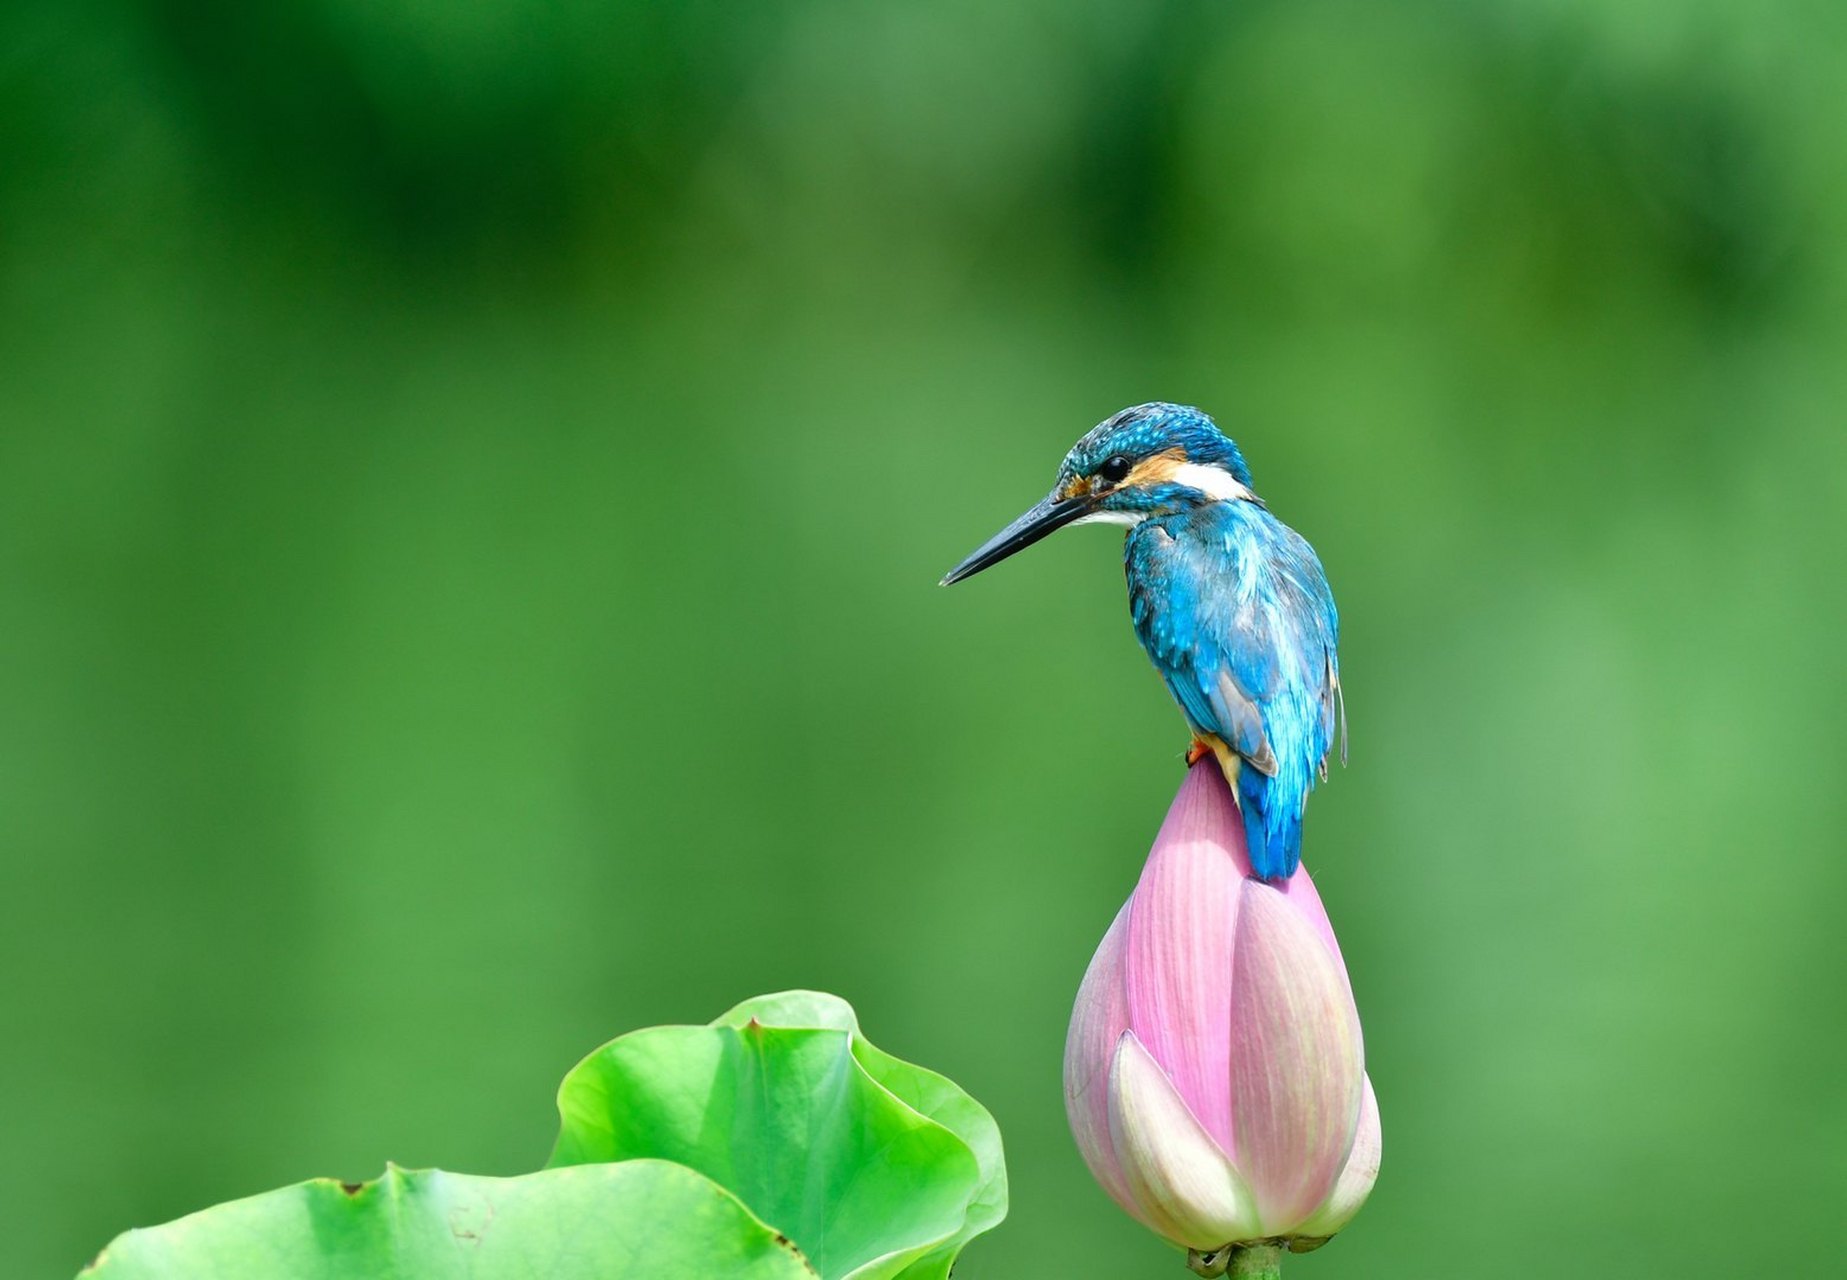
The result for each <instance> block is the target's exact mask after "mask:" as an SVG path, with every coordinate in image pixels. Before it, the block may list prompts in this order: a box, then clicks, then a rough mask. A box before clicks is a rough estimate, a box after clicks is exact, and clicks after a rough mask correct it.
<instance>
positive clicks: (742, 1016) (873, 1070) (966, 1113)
mask: <svg viewBox="0 0 1847 1280" xmlns="http://www.w3.org/2000/svg"><path fill="white" fill-rule="evenodd" d="M752 1019H755V1020H756V1021H758V1022H760V1023H763V1024H765V1025H767V1026H773V1027H828V1028H832V1029H834V1030H838V1031H846V1032H850V1033H851V1034H852V1036H853V1056H854V1057H855V1058H856V1059H858V1061H859V1064H860V1066H862V1067H864V1068H865V1069H866V1071H867V1073H868V1074H870V1075H871V1076H872V1078H873V1079H874V1080H876V1081H878V1083H879V1084H880V1085H882V1086H883V1087H884V1088H886V1089H887V1090H889V1091H890V1092H891V1093H892V1094H893V1095H894V1096H896V1097H897V1098H898V1099H899V1100H900V1101H901V1102H903V1103H905V1104H906V1105H907V1106H909V1107H910V1108H911V1109H912V1110H913V1111H916V1112H918V1113H919V1114H920V1115H924V1116H927V1117H929V1118H930V1119H931V1120H934V1121H936V1122H937V1123H938V1124H940V1125H942V1126H943V1127H944V1128H946V1129H948V1130H949V1131H950V1132H952V1133H954V1134H955V1135H956V1136H957V1137H959V1138H961V1139H962V1141H963V1142H965V1143H967V1144H968V1148H969V1150H970V1151H971V1152H972V1153H973V1154H974V1157H975V1163H976V1164H977V1165H978V1166H979V1167H980V1170H981V1183H980V1186H979V1187H978V1188H977V1189H976V1190H975V1192H974V1194H973V1195H972V1196H971V1197H970V1199H969V1205H968V1213H967V1217H966V1219H965V1221H964V1222H963V1226H962V1230H961V1231H960V1232H958V1233H957V1234H956V1236H955V1238H954V1239H953V1240H950V1241H947V1242H945V1244H944V1245H943V1246H942V1247H941V1248H940V1249H939V1250H937V1251H935V1252H933V1253H932V1254H931V1255H928V1256H926V1257H925V1258H924V1259H921V1260H920V1261H919V1262H917V1263H915V1264H913V1265H912V1266H911V1267H909V1268H907V1269H906V1270H905V1271H904V1272H903V1273H902V1277H903V1280H938V1277H943V1276H947V1275H948V1274H949V1268H950V1266H951V1264H953V1263H954V1262H955V1259H956V1254H957V1253H959V1252H960V1251H961V1249H962V1246H963V1245H965V1244H967V1243H968V1242H969V1241H970V1240H972V1239H973V1238H974V1237H976V1236H978V1235H980V1234H981V1233H982V1232H984V1231H987V1230H989V1229H990V1228H992V1227H995V1226H998V1225H999V1224H1000V1221H1001V1219H1003V1218H1005V1217H1006V1216H1007V1165H1006V1161H1005V1159H1004V1158H1003V1156H1002V1154H1001V1143H1000V1128H999V1126H997V1125H996V1124H995V1123H994V1117H993V1116H991V1115H989V1114H988V1109H987V1108H986V1107H984V1106H982V1105H981V1104H980V1103H979V1102H976V1101H975V1100H974V1099H973V1098H971V1097H969V1096H968V1094H966V1093H964V1092H962V1090H961V1089H960V1088H959V1087H958V1086H957V1085H956V1084H955V1082H954V1081H952V1080H950V1079H949V1078H948V1077H947V1076H941V1075H938V1074H937V1073H936V1072H934V1071H929V1070H926V1069H925V1068H923V1067H920V1066H917V1065H915V1064H913V1063H909V1062H906V1061H904V1060H903V1059H901V1058H894V1057H892V1056H891V1055H890V1054H889V1053H886V1052H885V1051H884V1050H883V1049H880V1048H879V1047H878V1046H877V1045H874V1044H873V1043H872V1042H871V1041H870V1040H867V1039H866V1038H865V1035H864V1033H863V1032H861V1031H860V1029H859V1019H858V1017H856V1016H855V1014H854V1012H853V1006H852V1005H850V1004H848V1003H847V1002H846V1001H845V1000H842V999H841V998H840V997H839V996H835V995H829V994H828V993H826V992H824V991H783V992H779V993H778V994H776V995H768V996H757V997H756V998H755V999H751V1000H746V1001H744V1002H743V1003H742V1004H740V1005H738V1006H737V1007H736V1008H734V1009H731V1010H729V1011H728V1012H726V1013H724V1014H722V1015H720V1016H719V1017H718V1018H716V1019H714V1020H713V1025H714V1026H731V1027H741V1026H744V1025H746V1024H747V1023H749V1022H750V1021H751V1020H752Z"/></svg>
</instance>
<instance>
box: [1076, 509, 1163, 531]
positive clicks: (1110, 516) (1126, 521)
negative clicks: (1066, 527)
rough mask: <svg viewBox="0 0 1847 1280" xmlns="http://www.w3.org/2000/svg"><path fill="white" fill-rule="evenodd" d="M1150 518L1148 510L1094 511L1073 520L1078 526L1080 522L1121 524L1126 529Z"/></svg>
mask: <svg viewBox="0 0 1847 1280" xmlns="http://www.w3.org/2000/svg"><path fill="white" fill-rule="evenodd" d="M1147 518H1148V512H1146V511H1092V512H1091V513H1090V514H1089V515H1087V516H1079V517H1078V518H1077V519H1075V520H1073V521H1072V522H1071V526H1072V527H1073V528H1076V527H1077V526H1078V525H1080V524H1119V525H1121V526H1122V527H1123V528H1125V529H1133V528H1134V527H1135V526H1136V525H1138V524H1140V523H1141V522H1142V521H1144V520H1146V519H1147Z"/></svg>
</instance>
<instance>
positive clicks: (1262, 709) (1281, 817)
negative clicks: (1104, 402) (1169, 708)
mask: <svg viewBox="0 0 1847 1280" xmlns="http://www.w3.org/2000/svg"><path fill="white" fill-rule="evenodd" d="M1080 523H1111V524H1118V525H1123V526H1126V527H1127V530H1128V533H1127V539H1126V542H1125V545H1124V569H1125V573H1126V576H1127V579H1128V588H1129V612H1130V617H1131V619H1132V621H1133V622H1134V625H1135V634H1136V636H1137V637H1138V638H1139V639H1140V641H1141V643H1142V647H1143V648H1144V649H1145V650H1146V651H1147V653H1148V656H1149V658H1150V659H1151V660H1152V661H1153V663H1154V666H1155V669H1156V670H1157V671H1159V672H1160V674H1161V678H1162V679H1163V680H1164V681H1165V682H1166V684H1167V688H1168V690H1169V691H1170V692H1171V693H1172V694H1173V697H1174V700H1175V702H1177V703H1178V704H1179V706H1180V710H1181V713H1182V714H1183V715H1184V716H1185V717H1186V721H1187V724H1188V726H1189V727H1190V728H1191V729H1192V731H1193V735H1194V753H1201V752H1204V751H1211V752H1212V753H1213V754H1214V755H1215V756H1216V757H1217V759H1218V762H1219V765H1220V768H1221V769H1223V770H1224V772H1225V776H1226V780H1227V781H1228V782H1229V783H1230V784H1231V786H1232V789H1233V792H1234V794H1235V795H1236V796H1237V798H1238V805H1239V808H1240V810H1241V811H1242V813H1243V817H1244V825H1245V832H1246V836H1247V838H1248V841H1249V844H1250V856H1251V866H1252V869H1253V870H1254V871H1255V872H1256V873H1257V874H1258V875H1259V876H1261V877H1263V878H1264V879H1267V880H1279V879H1285V878H1287V877H1288V876H1290V875H1292V874H1294V872H1295V869H1296V866H1297V865H1298V863H1299V862H1300V860H1301V850H1302V816H1303V811H1304V809H1305V808H1306V806H1307V803H1308V795H1309V792H1310V791H1311V790H1312V789H1313V788H1314V786H1315V783H1316V782H1317V781H1318V780H1320V779H1321V778H1322V777H1325V776H1326V770H1327V757H1328V754H1329V751H1330V750H1331V749H1332V747H1333V744H1334V741H1335V738H1336V736H1337V735H1344V732H1345V726H1344V723H1343V719H1344V715H1343V709H1342V704H1341V691H1340V660H1339V656H1338V645H1339V639H1340V621H1339V615H1338V613H1337V611H1336V609H1335V606H1334V596H1333V592H1332V591H1331V590H1330V589H1329V587H1328V581H1327V576H1326V574H1325V573H1324V572H1323V571H1322V567H1321V561H1320V559H1319V558H1318V557H1317V556H1316V555H1315V552H1314V548H1312V547H1310V546H1309V544H1308V543H1307V541H1305V540H1304V539H1303V538H1302V536H1301V535H1300V534H1298V533H1296V532H1295V530H1293V529H1291V528H1290V527H1289V526H1288V525H1286V524H1284V523H1283V522H1282V521H1281V520H1279V519H1277V518H1276V516H1275V515H1273V514H1272V513H1271V512H1270V510H1269V508H1268V506H1267V505H1265V503H1264V502H1263V500H1262V499H1261V498H1259V497H1258V496H1257V495H1256V493H1255V492H1254V491H1253V490H1252V488H1251V477H1250V472H1249V469H1248V468H1247V467H1246V466H1245V463H1244V458H1243V455H1242V454H1241V453H1240V452H1239V450H1238V447H1237V445H1236V444H1234V443H1233V442H1232V441H1231V440H1230V439H1229V438H1228V437H1226V436H1225V435H1224V434H1223V433H1221V432H1220V431H1219V429H1218V428H1217V426H1216V425H1215V424H1214V423H1213V422H1212V420H1211V419H1210V418H1209V417H1207V416H1206V415H1205V414H1204V413H1202V412H1200V411H1199V410H1198V409H1194V408H1191V407H1189V406H1185V405H1172V404H1146V405H1138V406H1136V407H1135V408H1133V409H1125V410H1123V411H1122V412H1121V413H1119V414H1116V415H1114V416H1113V417H1111V418H1109V419H1106V420H1105V421H1104V422H1102V423H1100V424H1098V426H1097V427H1096V428H1094V429H1093V430H1092V431H1090V432H1089V433H1088V434H1087V435H1085V436H1084V438H1083V439H1081V440H1079V441H1078V442H1077V444H1076V445H1074V446H1073V447H1072V449H1071V451H1070V452H1069V453H1068V454H1067V455H1066V457H1065V460H1064V462H1063V464H1062V465H1061V466H1060V468H1059V474H1058V480H1057V482H1056V483H1055V484H1054V486H1053V489H1052V492H1051V493H1050V494H1049V495H1047V497H1046V498H1045V499H1044V500H1043V501H1041V502H1040V503H1038V504H1037V505H1035V506H1034V507H1033V508H1032V509H1031V510H1029V511H1028V512H1027V513H1026V514H1025V515H1023V516H1021V517H1020V519H1018V520H1016V521H1015V522H1014V523H1013V524H1011V525H1009V526H1008V527H1007V528H1006V529H1003V530H1002V531H1001V532H1000V533H999V534H997V535H995V537H994V538H992V539H990V540H989V541H988V542H987V543H985V544H984V545H983V546H982V547H981V548H979V549H978V550H976V551H975V552H974V554H972V555H970V556H969V557H968V559H966V560H965V561H963V562H962V564H960V565H958V566H957V567H956V568H955V569H954V570H952V571H951V572H950V574H949V575H948V577H946V578H945V579H944V581H945V582H956V581H960V580H961V579H963V578H966V577H968V576H970V575H972V574H974V573H977V572H979V571H980V570H982V569H985V568H987V567H989V566H990V565H993V564H996V563H998V562H999V561H1000V560H1003V559H1005V558H1006V557H1007V556H1009V555H1012V554H1013V553H1014V552H1015V551H1018V550H1020V549H1021V548H1023V547H1026V546H1029V545H1031V544H1032V543H1033V542H1036V541H1038V540H1039V539H1040V538H1042V537H1044V536H1046V535H1047V534H1048V533H1051V532H1052V531H1053V530H1055V529H1058V528H1060V527H1062V526H1063V525H1066V524H1080Z"/></svg>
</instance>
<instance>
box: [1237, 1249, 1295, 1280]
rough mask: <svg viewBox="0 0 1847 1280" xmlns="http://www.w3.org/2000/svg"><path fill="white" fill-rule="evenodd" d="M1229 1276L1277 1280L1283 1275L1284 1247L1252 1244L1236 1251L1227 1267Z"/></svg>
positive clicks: (1246, 1279)
mask: <svg viewBox="0 0 1847 1280" xmlns="http://www.w3.org/2000/svg"><path fill="white" fill-rule="evenodd" d="M1225 1274H1226V1275H1227V1276H1241V1277H1243V1278H1244V1280H1277V1278H1278V1277H1279V1276H1281V1275H1282V1274H1283V1247H1282V1246H1281V1245H1280V1244H1250V1245H1245V1246H1244V1247H1243V1248H1242V1249H1234V1250H1232V1253H1231V1259H1230V1261H1229V1262H1228V1263H1227V1264H1226V1266H1225Z"/></svg>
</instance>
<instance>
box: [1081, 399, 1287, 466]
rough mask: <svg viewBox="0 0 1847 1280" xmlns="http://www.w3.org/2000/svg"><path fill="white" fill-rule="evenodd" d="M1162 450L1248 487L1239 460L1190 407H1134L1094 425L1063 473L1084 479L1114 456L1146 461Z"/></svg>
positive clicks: (1227, 441)
mask: <svg viewBox="0 0 1847 1280" xmlns="http://www.w3.org/2000/svg"><path fill="white" fill-rule="evenodd" d="M1168 449H1179V450H1181V451H1182V452H1183V453H1184V454H1185V455H1186V460H1187V461H1188V462H1197V463H1201V464H1204V465H1207V466H1217V467H1223V468H1224V469H1225V470H1226V471H1227V472H1229V473H1230V474H1231V476H1232V478H1233V479H1235V480H1236V481H1237V482H1238V483H1239V484H1241V485H1244V486H1246V487H1247V488H1248V487H1249V486H1250V483H1251V472H1250V468H1249V467H1247V466H1245V465H1244V455H1243V454H1242V453H1240V452H1238V446H1237V445H1236V444H1235V443H1233V442H1232V439H1231V437H1230V436H1228V435H1226V434H1225V433H1224V432H1223V431H1220V430H1219V429H1218V424H1217V423H1215V422H1213V421H1212V419H1211V417H1210V416H1209V415H1207V414H1206V413H1205V412H1203V411H1202V410H1199V409H1195V408H1194V407H1193V406H1192V405H1187V404H1166V403H1164V402H1161V401H1154V402H1152V403H1149V404H1138V405H1136V406H1135V407H1134V408H1133V409H1124V410H1123V411H1122V412H1121V413H1118V414H1115V415H1113V416H1111V417H1109V418H1105V419H1104V420H1103V421H1102V422H1099V423H1098V424H1097V425H1096V426H1094V427H1092V428H1091V429H1090V430H1089V431H1088V432H1086V433H1085V435H1084V438H1083V439H1081V440H1079V441H1078V442H1077V443H1076V444H1074V445H1072V446H1071V452H1070V453H1068V454H1067V455H1065V463H1064V468H1063V469H1064V471H1065V472H1066V473H1067V474H1070V475H1088V474H1089V473H1090V472H1092V471H1094V470H1096V469H1097V467H1098V466H1100V465H1101V464H1102V462H1103V460H1104V459H1105V458H1108V457H1110V456H1112V455H1114V454H1123V455H1125V456H1127V457H1129V458H1131V459H1134V458H1146V457H1149V456H1151V455H1153V454H1157V453H1161V452H1163V451H1164V450H1168Z"/></svg>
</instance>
